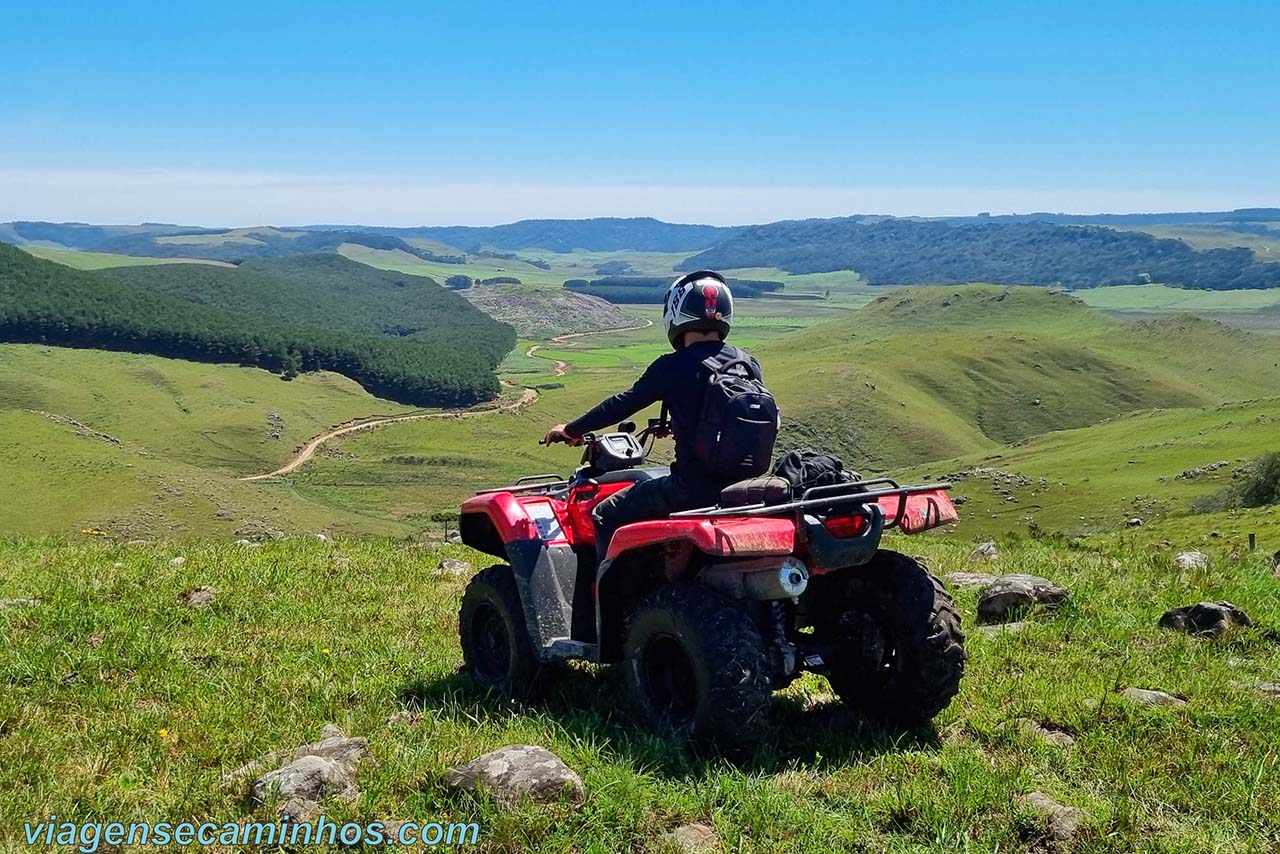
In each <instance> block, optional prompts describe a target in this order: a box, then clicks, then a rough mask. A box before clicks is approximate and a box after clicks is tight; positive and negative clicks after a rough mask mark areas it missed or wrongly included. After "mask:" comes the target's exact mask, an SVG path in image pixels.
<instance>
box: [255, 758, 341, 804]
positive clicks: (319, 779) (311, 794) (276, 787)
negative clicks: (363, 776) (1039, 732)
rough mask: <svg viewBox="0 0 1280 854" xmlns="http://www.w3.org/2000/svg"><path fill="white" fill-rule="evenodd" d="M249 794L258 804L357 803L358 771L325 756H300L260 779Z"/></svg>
mask: <svg viewBox="0 0 1280 854" xmlns="http://www.w3.org/2000/svg"><path fill="white" fill-rule="evenodd" d="M249 794H250V795H252V796H253V799H254V800H255V801H257V802H258V803H266V802H267V801H269V800H271V799H272V798H273V797H279V798H280V799H282V800H284V801H286V802H292V801H293V800H295V799H301V800H305V801H317V802H318V801H322V800H324V799H326V798H339V799H341V800H346V801H354V800H355V799H356V798H357V797H359V796H360V789H359V788H357V787H356V769H355V765H353V764H352V763H350V762H344V761H342V760H338V759H330V758H328V757H325V756H314V755H310V756H300V757H298V758H297V759H295V760H293V761H292V762H289V763H287V764H285V765H282V766H280V767H279V768H277V769H275V770H274V771H268V772H267V773H265V774H263V775H262V776H261V777H259V778H258V779H257V780H254V781H253V786H252V787H251V788H250V790H249Z"/></svg>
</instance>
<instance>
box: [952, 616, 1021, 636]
mask: <svg viewBox="0 0 1280 854" xmlns="http://www.w3.org/2000/svg"><path fill="white" fill-rule="evenodd" d="M1030 625H1031V624H1030V623H1026V622H1022V621H1021V620H1020V621H1018V622H1016V623H996V624H995V625H991V626H974V627H973V628H972V629H965V631H966V632H972V633H973V634H979V635H982V636H983V637H995V636H996V635H1016V634H1017V633H1018V632H1020V631H1022V630H1023V629H1025V628H1027V627H1028V626H1030Z"/></svg>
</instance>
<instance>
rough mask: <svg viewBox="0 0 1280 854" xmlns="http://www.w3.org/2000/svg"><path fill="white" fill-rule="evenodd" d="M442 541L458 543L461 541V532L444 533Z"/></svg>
mask: <svg viewBox="0 0 1280 854" xmlns="http://www.w3.org/2000/svg"><path fill="white" fill-rule="evenodd" d="M444 541H445V542H446V543H460V542H462V534H461V533H459V532H458V531H450V532H449V533H447V534H445V535H444Z"/></svg>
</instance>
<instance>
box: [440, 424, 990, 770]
mask: <svg viewBox="0 0 1280 854" xmlns="http://www.w3.org/2000/svg"><path fill="white" fill-rule="evenodd" d="M634 430H635V425H634V424H633V423H631V422H624V423H623V424H622V425H620V426H619V431H620V432H616V433H605V434H602V435H591V434H588V435H587V436H585V437H584V442H585V445H586V449H585V452H584V454H583V458H582V465H581V466H579V467H578V468H577V469H576V470H575V471H574V473H573V475H572V476H571V477H569V478H567V479H566V478H563V477H561V476H559V475H554V474H547V475H534V476H532V477H524V478H521V479H520V480H519V481H517V482H516V483H515V484H514V485H512V486H504V487H501V488H498V489H486V490H482V491H481V492H478V493H477V494H476V495H475V496H473V497H472V498H469V499H467V500H466V501H465V502H464V503H463V505H462V513H461V519H460V529H461V532H462V541H463V542H464V543H465V544H467V545H468V546H471V547H472V548H474V549H478V550H479V551H482V552H487V553H488V554H491V555H494V556H495V557H497V558H499V559H500V560H502V561H503V563H500V564H498V565H496V566H491V567H489V568H488V569H485V570H482V571H481V572H479V573H477V574H476V575H475V576H474V577H473V578H472V579H471V582H470V583H469V584H468V586H467V589H466V592H465V594H464V595H463V598H462V607H461V610H460V612H459V614H458V622H459V634H460V636H461V642H462V652H463V658H464V661H465V665H466V668H467V670H468V671H469V672H470V675H471V678H472V679H473V680H474V682H475V683H476V684H477V685H478V686H480V687H482V688H485V689H488V690H492V691H497V692H500V693H503V694H507V695H510V696H516V697H527V696H528V695H529V694H530V692H531V691H532V689H533V687H534V685H535V684H536V683H537V682H539V681H540V678H541V677H543V676H544V675H545V671H546V669H547V668H548V666H549V665H551V664H552V663H553V662H557V661H563V660H568V659H582V660H586V661H592V662H600V663H621V664H622V666H623V668H624V674H625V681H626V683H627V686H628V690H629V692H630V694H631V695H632V700H633V703H634V705H635V707H636V709H637V711H638V713H639V715H640V717H641V718H643V720H644V721H645V723H646V724H647V725H648V726H649V727H651V728H653V729H654V730H656V731H658V732H663V733H671V734H675V735H678V736H683V737H686V738H689V739H692V740H695V741H710V742H714V743H716V744H720V745H724V746H730V747H732V746H734V745H738V746H742V745H750V744H752V743H754V741H755V740H756V739H757V738H758V737H759V735H760V734H761V730H762V728H763V727H765V725H766V724H767V717H768V708H769V700H770V696H771V694H772V692H773V691H776V690H778V689H780V688H784V687H786V686H787V685H788V684H790V683H791V682H792V681H793V680H794V679H796V678H797V677H798V676H799V675H800V674H801V673H802V672H804V671H811V672H814V673H818V674H822V675H824V676H825V677H826V678H827V679H828V680H829V681H830V683H831V687H832V689H833V690H834V691H835V693H836V694H837V695H838V696H839V697H840V698H841V700H843V701H844V702H845V703H846V704H847V705H849V706H852V707H854V708H855V709H856V710H857V711H858V712H860V713H861V714H863V715H864V716H866V717H869V718H872V719H874V720H878V721H880V722H883V723H886V724H889V725H892V726H901V727H910V726H916V725H919V724H922V723H925V722H927V721H928V720H930V719H931V718H933V717H934V716H935V715H937V714H938V713H939V712H941V711H942V710H943V709H944V708H946V706H947V704H948V703H950V701H951V698H952V697H954V696H955V694H956V692H957V691H958V690H959V685H960V678H961V675H962V674H963V671H964V664H965V653H964V645H963V644H964V634H963V632H962V631H961V628H960V618H959V615H958V614H957V613H956V610H955V607H954V605H953V604H952V601H951V597H950V596H948V595H947V592H946V591H945V590H944V589H943V587H942V585H941V584H940V583H939V582H938V580H937V579H936V578H934V577H933V576H932V575H930V574H929V572H928V570H927V569H926V568H925V567H924V566H923V565H922V564H921V563H920V562H919V561H917V560H916V559H914V558H910V557H907V556H906V555H903V554H899V553H897V552H893V551H887V550H884V549H881V548H880V539H881V535H882V534H883V532H884V531H885V530H886V529H890V528H897V529H898V530H900V531H903V532H906V533H915V532H919V531H923V530H926V529H929V528H933V527H937V526H938V525H941V524H945V523H947V522H951V521H954V520H955V519H956V518H957V514H956V510H955V507H954V505H953V504H952V503H951V500H950V499H949V498H948V497H947V494H946V489H947V488H949V486H950V484H945V483H931V484H924V485H918V486H899V485H898V484H897V483H895V482H894V481H892V480H890V479H888V478H881V479H876V480H862V481H856V482H850V483H842V484H837V485H834V486H822V487H817V488H813V489H808V490H806V491H804V492H803V494H801V495H798V496H797V495H791V494H789V492H790V491H791V490H790V488H789V487H790V485H789V484H788V483H787V482H786V481H781V480H779V479H774V480H773V481H771V482H769V483H768V484H767V487H768V488H766V489H764V490H763V492H762V491H761V490H760V489H758V488H753V489H747V490H744V489H736V488H735V487H730V488H728V489H726V490H725V491H724V492H723V493H722V495H721V500H720V503H719V504H718V505H717V506H713V507H705V508H701V509H697V510H690V511H687V512H681V513H674V514H672V515H671V516H670V517H668V518H666V519H661V520H657V521H651V522H637V523H634V524H631V525H626V526H623V527H621V528H619V529H618V531H617V532H616V533H615V534H614V537H613V539H612V541H611V542H610V544H609V548H608V553H607V556H606V558H605V559H604V561H603V562H602V563H601V564H600V565H599V566H597V565H596V557H595V528H594V525H593V524H592V519H591V510H592V508H594V507H595V505H596V504H597V503H599V502H600V501H601V500H603V499H605V498H607V497H609V496H610V495H613V494H614V493H616V492H618V491H620V490H622V489H625V488H626V487H628V486H630V485H631V484H633V483H636V482H639V481H643V480H647V479H650V478H653V477H660V476H662V475H665V474H667V473H668V469H666V468H653V467H644V462H645V458H646V456H647V450H646V448H645V446H644V441H645V440H646V439H648V440H649V448H652V439H653V438H654V437H655V436H657V435H659V434H661V433H662V431H663V427H662V425H661V424H660V423H659V422H658V420H657V419H653V420H651V421H650V423H649V426H648V427H647V428H646V429H645V430H643V431H642V432H641V433H640V435H639V436H636V435H633V434H634ZM747 483H752V482H747ZM757 486H759V485H758V484H757Z"/></svg>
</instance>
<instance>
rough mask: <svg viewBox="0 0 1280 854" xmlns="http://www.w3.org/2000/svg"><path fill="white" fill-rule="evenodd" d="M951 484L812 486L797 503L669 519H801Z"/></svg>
mask: <svg viewBox="0 0 1280 854" xmlns="http://www.w3.org/2000/svg"><path fill="white" fill-rule="evenodd" d="M882 484H887V485H888V487H889V488H887V489H867V487H868V486H874V485H882ZM950 488H951V484H950V483H949V482H946V481H943V482H939V483H920V484H912V485H910V486H899V485H898V483H897V481H895V480H893V479H891V478H887V477H878V478H873V479H871V480H856V481H851V482H849V483H833V484H831V485H830V486H815V487H812V488H810V489H806V490H805V491H804V494H803V495H802V496H800V500H799V501H788V502H787V503H786V504H748V505H746V506H743V507H701V508H698V509H697V510H682V511H680V512H678V513H672V514H671V518H673V519H675V518H684V519H688V518H714V517H718V516H783V515H786V514H790V513H795V514H796V515H798V516H800V515H803V514H804V511H805V510H808V509H810V508H816V507H839V506H844V505H847V506H849V507H856V506H859V505H867V504H875V503H877V502H878V501H879V500H880V499H881V498H887V497H889V496H893V495H896V496H899V497H900V498H904V499H905V498H906V496H908V495H912V494H914V493H920V492H934V491H937V490H940V489H950ZM906 510H907V502H906V501H905V500H903V501H899V502H898V508H897V512H896V513H895V514H894V518H893V519H892V520H889V521H887V522H886V523H885V527H886V528H893V527H897V526H898V525H899V524H901V522H902V517H903V514H905V513H906Z"/></svg>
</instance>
